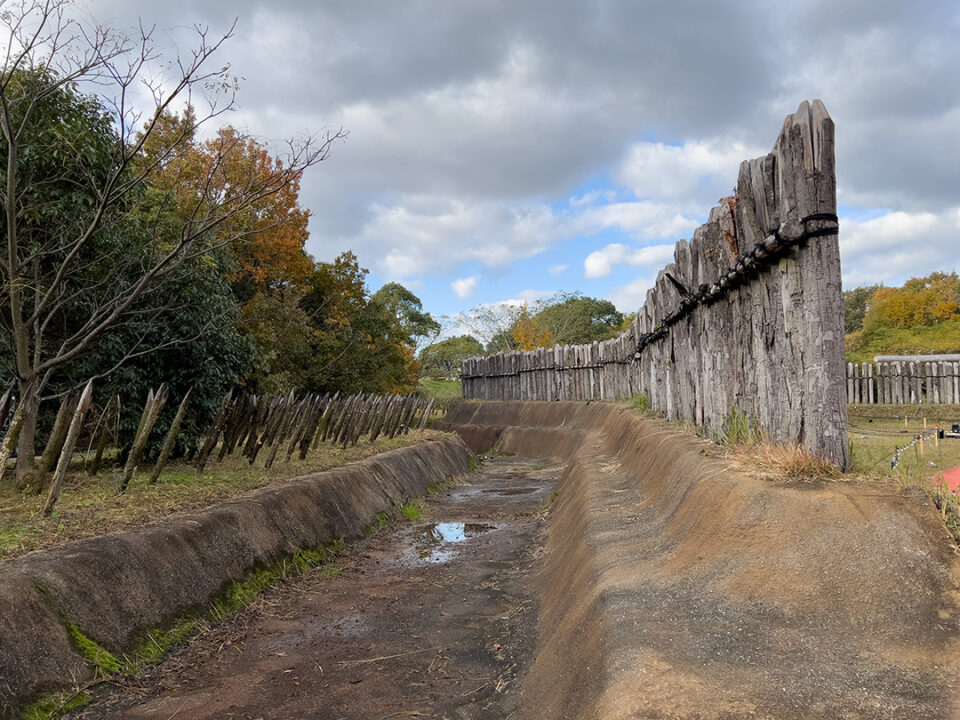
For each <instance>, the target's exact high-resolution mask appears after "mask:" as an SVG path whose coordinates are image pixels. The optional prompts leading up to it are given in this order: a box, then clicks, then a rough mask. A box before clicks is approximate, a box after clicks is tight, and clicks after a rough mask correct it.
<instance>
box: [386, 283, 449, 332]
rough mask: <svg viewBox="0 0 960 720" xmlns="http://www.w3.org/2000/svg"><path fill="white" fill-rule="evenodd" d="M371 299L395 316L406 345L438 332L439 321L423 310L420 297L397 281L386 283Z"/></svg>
mask: <svg viewBox="0 0 960 720" xmlns="http://www.w3.org/2000/svg"><path fill="white" fill-rule="evenodd" d="M371 300H372V301H373V302H376V303H379V304H380V305H382V306H383V308H384V309H385V310H386V311H387V312H388V313H390V314H391V315H392V316H393V317H394V318H396V321H397V330H398V332H399V333H400V334H401V335H402V336H403V337H404V338H405V339H406V344H407V345H412V346H416V345H417V344H418V343H419V342H420V341H421V340H423V339H425V338H428V337H431V336H434V337H435V336H436V334H437V333H439V332H440V323H438V322H437V321H436V320H434V319H433V317H432V316H431V315H430V313H428V312H424V311H423V304H422V303H421V302H420V298H418V297H417V296H416V295H414V294H413V293H412V292H410V291H409V290H408V289H407V288H405V287H404V286H403V285H401V284H399V283H395V282H391V283H387V284H386V285H384V286H383V287H382V288H380V289H379V290H377V291H376V292H375V293H374V294H373V297H372V298H371Z"/></svg>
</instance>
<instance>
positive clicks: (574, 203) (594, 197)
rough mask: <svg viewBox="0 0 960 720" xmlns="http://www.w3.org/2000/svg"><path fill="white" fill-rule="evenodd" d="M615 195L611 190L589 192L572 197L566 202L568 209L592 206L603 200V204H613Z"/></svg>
mask: <svg viewBox="0 0 960 720" xmlns="http://www.w3.org/2000/svg"><path fill="white" fill-rule="evenodd" d="M616 197H617V194H616V193H615V192H614V191H613V190H591V191H590V192H587V193H584V194H583V195H580V196H572V197H571V198H570V200H569V201H568V203H569V205H570V207H583V206H584V205H593V204H595V203H596V202H598V201H600V200H603V201H604V202H608V203H610V202H613V201H614V200H615V199H616Z"/></svg>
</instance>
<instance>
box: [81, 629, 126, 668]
mask: <svg viewBox="0 0 960 720" xmlns="http://www.w3.org/2000/svg"><path fill="white" fill-rule="evenodd" d="M67 632H68V633H70V642H71V643H73V646H74V647H75V648H76V649H77V652H79V653H80V654H81V655H83V657H84V658H86V659H87V660H88V661H89V662H91V663H93V665H94V666H95V667H97V668H99V669H100V670H102V671H103V672H105V673H107V674H110V675H112V674H116V673H121V672H123V670H124V665H123V663H122V662H121V661H120V660H119V659H118V658H117V657H116V656H115V655H114V654H113V653H111V652H110V651H109V650H107V649H105V648H103V647H101V646H100V645H98V644H97V643H96V642H94V641H93V640H91V639H90V638H88V637H87V636H86V635H84V634H83V633H82V632H81V631H80V628H78V627H77V626H76V625H74V624H73V623H71V622H68V623H67Z"/></svg>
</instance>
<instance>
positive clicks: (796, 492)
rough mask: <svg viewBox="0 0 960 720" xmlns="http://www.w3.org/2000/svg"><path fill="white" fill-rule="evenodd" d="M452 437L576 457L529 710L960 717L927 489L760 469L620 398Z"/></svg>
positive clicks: (940, 552) (466, 428)
mask: <svg viewBox="0 0 960 720" xmlns="http://www.w3.org/2000/svg"><path fill="white" fill-rule="evenodd" d="M447 427H448V428H453V429H458V430H460V431H461V432H462V434H463V436H464V438H465V439H466V440H467V441H468V444H472V445H473V446H474V449H475V450H477V449H483V448H482V446H483V445H484V444H486V443H488V442H491V441H493V440H496V442H497V443H498V448H499V449H502V450H506V451H510V452H515V453H517V454H522V455H539V456H544V455H547V456H551V457H553V458H554V459H556V460H561V461H565V462H566V463H567V466H566V470H565V472H564V474H563V476H562V477H561V479H560V481H559V483H558V491H559V498H558V501H557V502H556V503H555V509H554V511H553V512H552V513H551V521H550V530H549V542H548V545H547V555H546V560H545V568H544V573H543V577H542V587H543V598H544V603H543V607H542V614H541V624H540V641H539V647H538V654H537V660H536V662H535V663H534V666H533V667H532V669H531V671H530V673H529V675H528V678H527V681H526V683H525V686H524V691H523V703H522V706H521V713H520V714H519V716H520V717H523V718H529V719H537V718H544V719H547V718H550V719H551V720H557V719H558V718H571V719H572V718H577V719H594V718H596V719H599V718H603V719H608V718H699V719H702V720H706V719H711V718H716V719H720V718H741V717H749V718H771V719H772V718H777V719H783V718H798V719H799V718H831V719H833V718H845V719H847V718H849V719H853V718H863V719H866V718H871V719H873V718H890V719H891V720H892V719H894V718H896V719H903V720H914V719H917V718H945V719H946V718H958V717H960V706H958V702H957V699H958V696H957V685H958V678H960V674H958V673H960V623H958V618H960V607H958V598H960V593H958V589H960V562H958V556H957V549H956V545H955V544H954V543H953V541H952V539H951V538H950V536H949V535H948V533H947V532H946V530H945V528H944V527H943V525H942V523H941V521H940V520H939V518H938V517H937V515H936V511H935V509H934V508H933V506H932V504H931V503H930V502H929V500H928V499H927V497H926V496H925V495H924V494H923V493H922V492H920V491H919V490H915V489H914V490H910V489H901V488H898V487H895V486H892V485H889V484H885V483H854V482H837V483H829V484H827V483H811V484H803V485H798V484H788V483H784V482H774V481H770V480H763V479H759V478H755V477H751V476H748V475H745V474H743V473H738V472H735V471H733V470H731V469H730V468H729V467H728V466H727V465H726V464H725V463H723V462H722V461H720V460H718V459H714V458H711V457H709V456H708V455H707V454H705V453H707V452H708V444H707V443H705V442H703V441H700V440H697V439H696V438H692V437H691V436H690V435H689V434H686V433H680V432H677V431H674V430H671V429H666V428H664V427H663V426H662V425H661V424H659V423H657V422H654V421H650V420H646V419H644V418H641V417H639V416H638V415H636V414H635V413H632V412H630V411H628V410H625V409H623V408H620V407H616V406H611V405H608V404H600V403H592V404H584V403H579V404H573V403H511V402H488V403H463V404H461V405H460V406H459V407H457V408H454V409H453V410H451V412H450V413H449V414H448V416H447Z"/></svg>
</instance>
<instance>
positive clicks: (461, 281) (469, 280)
mask: <svg viewBox="0 0 960 720" xmlns="http://www.w3.org/2000/svg"><path fill="white" fill-rule="evenodd" d="M477 279H478V278H477V276H476V275H471V276H470V277H465V278H457V279H456V280H454V281H453V282H452V283H450V287H452V288H453V291H454V292H455V293H456V294H457V297H458V298H460V299H461V300H469V299H470V298H472V297H473V294H474V293H475V292H476V291H477Z"/></svg>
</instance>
